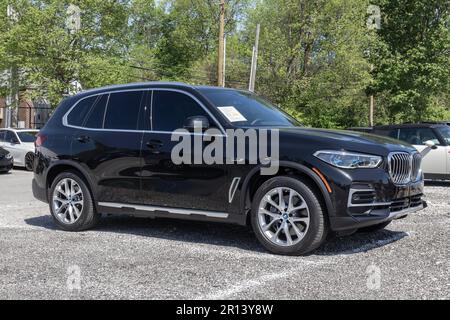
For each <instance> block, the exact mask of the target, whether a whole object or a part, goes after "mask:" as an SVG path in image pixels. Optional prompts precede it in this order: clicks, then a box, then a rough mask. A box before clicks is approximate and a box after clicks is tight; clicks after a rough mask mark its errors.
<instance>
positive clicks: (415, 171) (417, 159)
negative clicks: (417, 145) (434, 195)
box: [411, 152, 422, 182]
mask: <svg viewBox="0 0 450 320" xmlns="http://www.w3.org/2000/svg"><path fill="white" fill-rule="evenodd" d="M421 178H422V155H421V154H420V152H415V153H413V155H412V175H411V181H412V182H417V181H419V180H420V179H421Z"/></svg>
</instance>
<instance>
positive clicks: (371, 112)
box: [369, 64, 375, 127]
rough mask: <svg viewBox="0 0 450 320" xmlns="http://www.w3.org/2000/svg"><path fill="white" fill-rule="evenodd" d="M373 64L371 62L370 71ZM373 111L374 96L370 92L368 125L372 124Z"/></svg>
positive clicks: (373, 67) (372, 69)
mask: <svg viewBox="0 0 450 320" xmlns="http://www.w3.org/2000/svg"><path fill="white" fill-rule="evenodd" d="M374 69H375V66H374V65H373V64H371V65H370V72H371V73H373V71H374ZM374 113H375V96H374V94H373V93H371V94H370V102H369V126H370V127H373V126H374V119H375V118H374Z"/></svg>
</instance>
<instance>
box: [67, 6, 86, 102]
mask: <svg viewBox="0 0 450 320" xmlns="http://www.w3.org/2000/svg"><path fill="white" fill-rule="evenodd" d="M66 28H67V31H68V32H69V34H70V35H72V36H74V35H75V34H76V33H77V32H79V31H80V30H81V9H80V8H79V7H78V6H76V5H73V4H71V5H69V7H68V8H67V10H66ZM73 44H74V42H72V45H73ZM77 62H78V60H77ZM82 89H83V88H82V87H81V84H80V82H79V72H78V70H77V71H76V74H75V79H73V80H72V81H71V82H70V84H69V88H68V93H69V95H70V94H77V93H78V92H80V91H81V90H82Z"/></svg>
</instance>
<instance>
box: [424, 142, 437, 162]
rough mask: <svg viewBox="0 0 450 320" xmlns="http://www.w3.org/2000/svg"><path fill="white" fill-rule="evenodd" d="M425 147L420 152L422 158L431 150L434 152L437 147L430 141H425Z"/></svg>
mask: <svg viewBox="0 0 450 320" xmlns="http://www.w3.org/2000/svg"><path fill="white" fill-rule="evenodd" d="M425 145H426V148H425V149H423V150H422V152H421V154H422V157H423V158H425V156H426V155H427V154H429V153H430V151H431V150H436V149H437V145H436V144H435V143H434V142H433V141H431V140H429V141H426V142H425Z"/></svg>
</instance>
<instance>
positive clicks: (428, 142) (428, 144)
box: [425, 140, 437, 150]
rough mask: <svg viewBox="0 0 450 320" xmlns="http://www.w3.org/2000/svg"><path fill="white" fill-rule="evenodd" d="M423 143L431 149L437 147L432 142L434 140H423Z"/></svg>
mask: <svg viewBox="0 0 450 320" xmlns="http://www.w3.org/2000/svg"><path fill="white" fill-rule="evenodd" d="M425 145H426V146H427V147H428V148H430V149H431V150H436V149H437V145H436V143H434V141H432V140H428V141H426V142H425Z"/></svg>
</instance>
